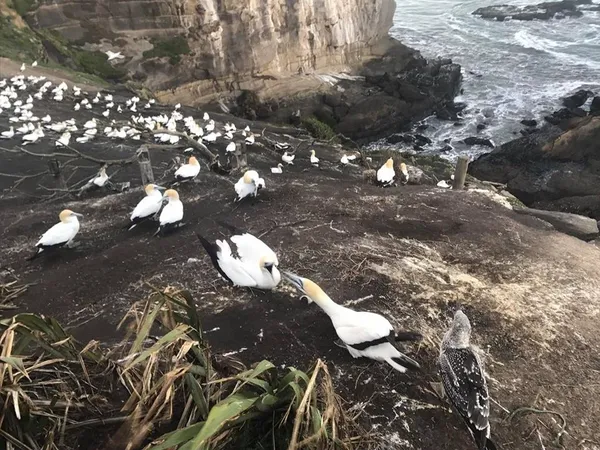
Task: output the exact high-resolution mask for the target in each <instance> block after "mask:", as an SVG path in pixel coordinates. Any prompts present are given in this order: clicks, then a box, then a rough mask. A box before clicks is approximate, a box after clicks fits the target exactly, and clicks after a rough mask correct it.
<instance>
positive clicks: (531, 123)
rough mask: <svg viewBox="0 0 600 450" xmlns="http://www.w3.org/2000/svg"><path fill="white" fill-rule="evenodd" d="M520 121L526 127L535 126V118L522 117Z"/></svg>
mask: <svg viewBox="0 0 600 450" xmlns="http://www.w3.org/2000/svg"><path fill="white" fill-rule="evenodd" d="M521 123H522V124H523V125H525V126H526V127H532V128H535V127H537V120H534V119H523V120H521Z"/></svg>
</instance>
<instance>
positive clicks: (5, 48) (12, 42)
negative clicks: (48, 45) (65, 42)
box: [0, 14, 44, 62]
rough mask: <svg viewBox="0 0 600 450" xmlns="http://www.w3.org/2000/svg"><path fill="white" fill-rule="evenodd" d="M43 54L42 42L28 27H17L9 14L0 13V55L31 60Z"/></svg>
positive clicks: (19, 59) (20, 59)
mask: <svg viewBox="0 0 600 450" xmlns="http://www.w3.org/2000/svg"><path fill="white" fill-rule="evenodd" d="M43 55H44V48H43V46H42V43H41V41H40V39H39V38H38V37H37V36H36V35H35V33H33V32H32V31H31V29H30V28H29V27H23V28H19V27H17V26H15V24H14V21H13V19H12V18H11V17H10V16H8V15H7V16H5V15H2V14H0V56H3V57H5V58H9V59H13V60H17V61H26V62H33V61H35V60H37V59H40V58H42V57H43Z"/></svg>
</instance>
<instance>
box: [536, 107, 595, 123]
mask: <svg viewBox="0 0 600 450" xmlns="http://www.w3.org/2000/svg"><path fill="white" fill-rule="evenodd" d="M586 115H587V113H586V112H585V111H584V110H583V109H581V108H572V109H570V108H561V109H559V110H558V111H554V112H553V113H552V114H551V115H549V116H545V117H544V120H545V121H546V122H548V123H551V124H552V125H561V124H562V123H563V122H566V121H568V120H571V119H573V118H575V117H585V116H586Z"/></svg>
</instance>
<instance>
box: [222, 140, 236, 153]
mask: <svg viewBox="0 0 600 450" xmlns="http://www.w3.org/2000/svg"><path fill="white" fill-rule="evenodd" d="M235 149H236V145H235V142H230V143H229V144H227V148H225V151H226V152H235Z"/></svg>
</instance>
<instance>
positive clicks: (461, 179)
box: [452, 156, 469, 189]
mask: <svg viewBox="0 0 600 450" xmlns="http://www.w3.org/2000/svg"><path fill="white" fill-rule="evenodd" d="M468 168H469V157H468V156H459V157H458V161H456V169H455V170H454V183H453V184H452V189H463V188H464V187H465V179H466V178H467V169H468Z"/></svg>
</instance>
